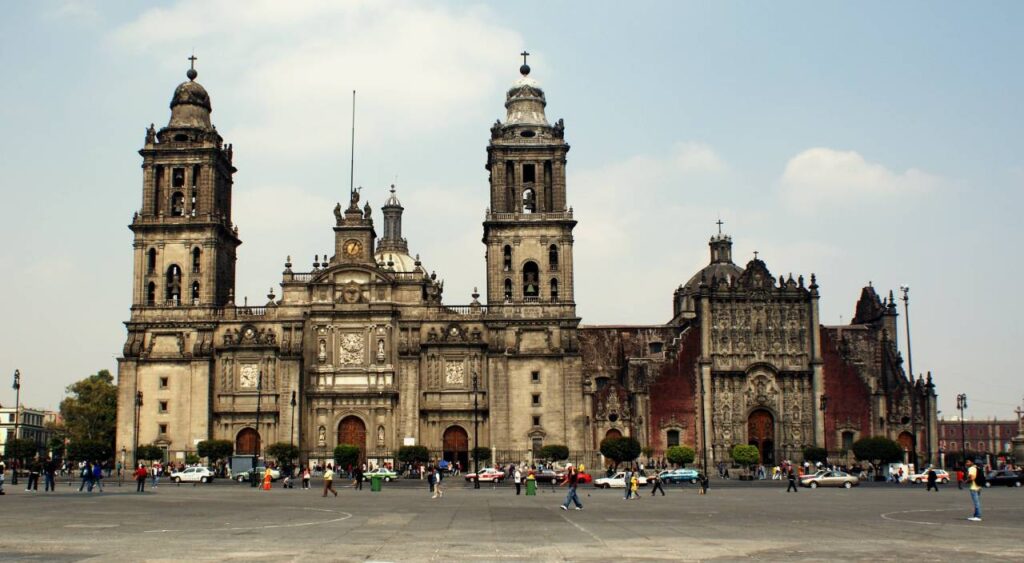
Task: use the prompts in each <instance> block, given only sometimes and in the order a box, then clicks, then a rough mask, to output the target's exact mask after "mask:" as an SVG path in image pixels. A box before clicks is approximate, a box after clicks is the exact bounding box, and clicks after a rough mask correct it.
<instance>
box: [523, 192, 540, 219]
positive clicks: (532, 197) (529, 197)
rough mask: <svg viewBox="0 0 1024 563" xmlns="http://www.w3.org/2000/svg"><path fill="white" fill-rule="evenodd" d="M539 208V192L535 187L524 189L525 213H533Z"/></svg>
mask: <svg viewBox="0 0 1024 563" xmlns="http://www.w3.org/2000/svg"><path fill="white" fill-rule="evenodd" d="M536 209H537V194H536V193H535V192H534V191H533V188H527V189H525V190H523V213H533V212H534V211H535V210H536Z"/></svg>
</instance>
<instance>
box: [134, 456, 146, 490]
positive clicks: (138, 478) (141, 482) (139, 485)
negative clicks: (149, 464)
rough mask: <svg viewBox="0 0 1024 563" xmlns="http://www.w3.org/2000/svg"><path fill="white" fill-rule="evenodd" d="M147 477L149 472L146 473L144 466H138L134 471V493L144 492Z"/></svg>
mask: <svg viewBox="0 0 1024 563" xmlns="http://www.w3.org/2000/svg"><path fill="white" fill-rule="evenodd" d="M147 477H149V472H148V471H146V466H145V465H142V464H141V463H140V464H139V468H138V469H136V470H135V492H136V493H144V492H146V478H147Z"/></svg>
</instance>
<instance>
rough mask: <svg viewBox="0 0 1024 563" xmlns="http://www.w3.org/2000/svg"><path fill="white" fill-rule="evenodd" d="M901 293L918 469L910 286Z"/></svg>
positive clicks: (913, 451) (912, 446) (915, 457)
mask: <svg viewBox="0 0 1024 563" xmlns="http://www.w3.org/2000/svg"><path fill="white" fill-rule="evenodd" d="M900 293H902V294H903V295H902V296H901V297H900V300H901V301H903V321H904V323H905V324H906V327H907V369H908V370H910V389H911V395H910V397H911V399H910V431H911V434H913V439H912V440H911V442H910V444H911V448H912V452H911V453H912V454H913V456H914V467H918V464H917V412H916V411H917V400H918V398H919V397H920V395H918V393H917V387H916V386H915V381H916V380H915V379H914V377H915V376H914V353H913V352H912V351H911V348H910V286H909V285H907V284H903V285H901V286H900Z"/></svg>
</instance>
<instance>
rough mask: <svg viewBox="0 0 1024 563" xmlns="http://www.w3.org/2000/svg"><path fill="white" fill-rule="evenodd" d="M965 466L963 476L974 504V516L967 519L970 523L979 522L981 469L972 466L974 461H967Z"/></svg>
mask: <svg viewBox="0 0 1024 563" xmlns="http://www.w3.org/2000/svg"><path fill="white" fill-rule="evenodd" d="M964 463H965V464H966V466H967V472H966V474H965V475H964V479H965V480H966V482H967V490H968V492H970V493H971V502H972V503H973V504H974V516H971V517H970V518H968V520H970V521H971V522H981V487H982V482H981V481H983V480H984V476H982V477H979V475H982V473H981V469H979V468H978V466H977V465H975V464H974V460H972V459H968V460H967V461H966V462H964Z"/></svg>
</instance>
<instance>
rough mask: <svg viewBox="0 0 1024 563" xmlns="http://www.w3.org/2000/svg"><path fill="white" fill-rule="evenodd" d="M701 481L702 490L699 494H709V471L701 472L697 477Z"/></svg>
mask: <svg viewBox="0 0 1024 563" xmlns="http://www.w3.org/2000/svg"><path fill="white" fill-rule="evenodd" d="M697 478H698V479H699V481H700V490H699V491H698V493H697V494H701V495H706V494H708V475H707V473H701V474H700V475H699V476H698V477H697Z"/></svg>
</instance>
